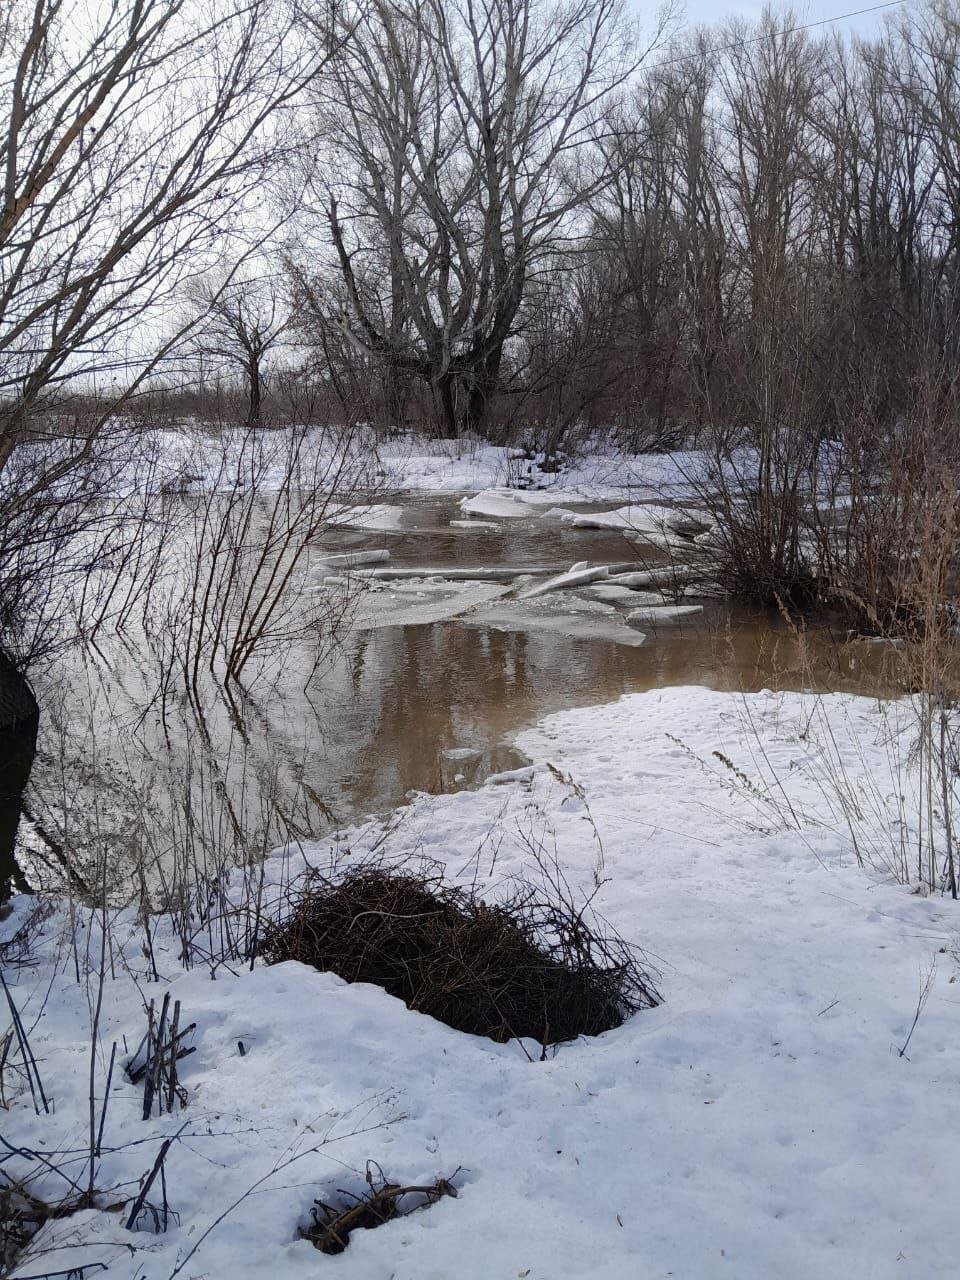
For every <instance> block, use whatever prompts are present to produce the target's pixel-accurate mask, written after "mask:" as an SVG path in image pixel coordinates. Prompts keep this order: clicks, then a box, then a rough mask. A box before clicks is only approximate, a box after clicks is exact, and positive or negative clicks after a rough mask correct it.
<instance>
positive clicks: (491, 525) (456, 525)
mask: <svg viewBox="0 0 960 1280" xmlns="http://www.w3.org/2000/svg"><path fill="white" fill-rule="evenodd" d="M450 528H451V529H502V528H503V526H502V525H499V524H497V522H496V521H495V520H451V521H450Z"/></svg>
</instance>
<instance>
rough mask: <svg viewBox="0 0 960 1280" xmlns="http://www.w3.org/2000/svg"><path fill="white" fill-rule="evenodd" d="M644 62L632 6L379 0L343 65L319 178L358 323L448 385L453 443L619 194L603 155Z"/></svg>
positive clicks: (417, 369)
mask: <svg viewBox="0 0 960 1280" xmlns="http://www.w3.org/2000/svg"><path fill="white" fill-rule="evenodd" d="M637 61H638V57H637V54H636V52H635V46H634V44H633V42H632V39H631V36H630V32H629V29H628V26H627V24H626V23H625V20H624V17H623V10H622V5H621V0H573V3H567V4H555V3H552V0H479V3H477V2H475V0H399V2H398V0H371V3H370V4H369V6H368V7H367V8H366V9H365V10H364V12H363V14H362V15H361V17H360V18H359V20H357V22H356V26H355V29H354V30H353V31H351V33H350V34H349V35H345V36H344V39H343V44H342V48H341V49H340V51H339V52H338V53H337V55H336V56H335V58H333V59H332V63H331V68H330V78H329V83H328V84H325V85H323V86H322V93H321V97H320V100H319V103H318V106H319V108H320V122H321V124H322V126H323V127H324V128H325V129H326V131H327V134H328V136H329V137H330V145H331V147H332V152H333V156H334V162H333V163H332V165H331V166H330V170H329V171H324V172H314V173H312V174H311V175H310V178H311V187H312V193H313V196H314V199H315V208H316V210H317V211H318V213H319V214H320V215H321V216H322V217H323V218H325V220H326V223H327V228H328V231H329V236H330V239H331V241H332V244H333V247H334V250H335V254H336V264H337V269H338V272H339V275H340V278H341V280H342V282H343V285H344V286H345V294H346V306H345V307H344V309H343V312H342V315H341V317H340V323H341V325H342V328H343V330H344V332H345V334H346V335H347V336H348V338H349V340H350V342H351V343H353V344H354V345H355V346H356V347H357V348H358V349H360V350H362V351H363V352H365V353H367V354H369V355H371V356H374V357H376V358H377V360H378V361H379V362H380V363H381V364H382V365H383V366H384V367H386V368H388V369H390V370H394V371H396V372H397V373H398V374H403V375H406V376H408V377H411V376H412V377H415V378H418V379H421V380H423V381H424V382H425V383H426V384H427V385H428V386H429V387H430V388H431V390H432V392H433V395H434V397H435V402H436V408H437V418H438V422H439V426H440V430H441V431H442V432H443V433H444V434H446V435H453V434H455V433H456V432H457V431H458V430H461V429H466V430H479V429H481V428H482V427H483V425H484V423H485V421H486V419H487V414H488V409H489V406H490V402H491V398H492V396H493V394H494V392H495V390H496V389H497V387H498V384H499V381H500V377H501V369H502V364H503V357H504V351H505V349H506V347H507V345H508V343H509V342H510V340H511V339H512V338H513V336H514V335H515V332H516V326H517V321H518V316H519V314H520V312H521V308H522V306H523V303H524V299H525V297H526V296H527V291H528V290H529V288H530V286H531V282H532V281H533V280H534V279H535V277H536V275H537V273H538V271H540V270H541V269H543V267H544V264H545V263H547V262H548V261H549V260H550V258H551V257H552V256H553V255H556V254H557V253H558V252H560V250H561V247H562V246H563V245H564V243H565V242H566V241H568V240H569V238H570V237H571V236H575V235H576V234H577V227H576V220H577V215H578V213H579V212H580V211H581V210H582V208H583V207H584V204H585V202H586V201H587V200H588V199H589V197H590V196H591V195H592V194H594V193H595V192H596V191H598V190H599V189H601V188H602V187H603V186H604V185H605V184H606V183H607V182H608V181H609V178H610V175H609V171H608V170H607V168H606V167H605V166H603V165H602V164H601V165H599V166H598V165H595V164H591V163H588V160H587V153H588V150H589V148H588V143H589V142H590V140H591V138H592V137H593V134H594V132H595V130H596V128H597V127H598V122H599V120H600V117H601V114H602V111H603V109H604V107H605V106H606V105H607V104H608V102H609V101H610V100H611V98H612V97H613V96H614V95H615V94H616V93H617V92H618V90H619V89H620V88H621V86H622V85H623V84H624V82H625V80H626V79H627V78H628V76H629V75H630V74H631V73H632V72H633V70H634V69H635V67H636V65H637ZM303 274H306V275H309V272H304V273H303ZM305 292H306V296H307V297H309V291H305Z"/></svg>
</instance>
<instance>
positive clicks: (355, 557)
mask: <svg viewBox="0 0 960 1280" xmlns="http://www.w3.org/2000/svg"><path fill="white" fill-rule="evenodd" d="M389 559H390V552H389V551H387V549H386V548H385V547H380V548H377V549H371V550H369V551H337V552H331V553H330V554H329V555H328V554H326V553H325V552H321V555H320V562H321V563H322V564H324V565H327V566H328V567H329V568H331V569H356V568H360V567H361V566H363V565H368V564H382V563H383V561H384V560H389Z"/></svg>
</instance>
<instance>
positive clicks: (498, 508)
mask: <svg viewBox="0 0 960 1280" xmlns="http://www.w3.org/2000/svg"><path fill="white" fill-rule="evenodd" d="M460 510H461V511H462V512H463V513H464V515H468V516H493V517H495V518H496V519H497V520H518V519H519V520H522V519H525V518H527V517H528V516H529V515H530V509H529V507H527V506H525V505H524V503H523V502H521V501H520V499H519V498H518V496H517V491H516V490H513V489H484V490H483V492H482V493H478V494H477V495H476V497H474V498H464V499H463V500H462V502H461V503H460Z"/></svg>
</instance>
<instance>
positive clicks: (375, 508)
mask: <svg viewBox="0 0 960 1280" xmlns="http://www.w3.org/2000/svg"><path fill="white" fill-rule="evenodd" d="M406 514H407V513H406V509H405V508H404V507H400V506H396V505H394V504H391V503H387V502H377V503H373V504H372V505H364V504H357V503H353V504H349V503H345V504H342V505H340V504H333V505H331V506H330V507H329V508H328V510H327V517H326V523H327V524H328V525H331V526H333V528H335V529H381V530H386V531H390V532H394V531H396V530H399V529H404V528H406V527H407V521H406V518H405V517H406Z"/></svg>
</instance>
